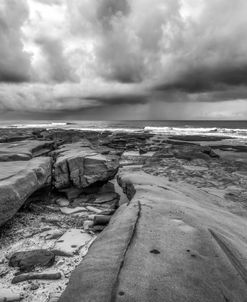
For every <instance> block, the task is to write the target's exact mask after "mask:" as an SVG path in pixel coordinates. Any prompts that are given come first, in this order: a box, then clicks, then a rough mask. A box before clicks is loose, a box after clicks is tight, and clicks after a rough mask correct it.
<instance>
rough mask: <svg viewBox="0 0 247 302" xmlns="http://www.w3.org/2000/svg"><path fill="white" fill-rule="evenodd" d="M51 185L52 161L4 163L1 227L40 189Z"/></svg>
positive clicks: (0, 184) (0, 187)
mask: <svg viewBox="0 0 247 302" xmlns="http://www.w3.org/2000/svg"><path fill="white" fill-rule="evenodd" d="M50 183H51V159H50V158H49V157H38V158H34V159H31V160H30V161H16V162H2V163H1V175H0V208H1V211H0V226H1V225H2V224H4V223H5V222H6V221H8V220H9V219H10V218H11V217H12V216H13V215H14V214H15V213H16V212H17V211H18V210H19V209H20V207H21V206H22V205H23V204H24V202H25V201H26V200H27V198H28V197H29V196H30V195H31V194H32V193H34V192H35V191H37V190H38V189H40V188H42V187H44V186H46V185H48V184H50Z"/></svg>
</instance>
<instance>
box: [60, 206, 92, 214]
mask: <svg viewBox="0 0 247 302" xmlns="http://www.w3.org/2000/svg"><path fill="white" fill-rule="evenodd" d="M60 211H61V212H62V213H63V214H66V215H71V214H75V213H79V212H87V209H86V208H84V207H76V208H68V207H62V208H61V209H60Z"/></svg>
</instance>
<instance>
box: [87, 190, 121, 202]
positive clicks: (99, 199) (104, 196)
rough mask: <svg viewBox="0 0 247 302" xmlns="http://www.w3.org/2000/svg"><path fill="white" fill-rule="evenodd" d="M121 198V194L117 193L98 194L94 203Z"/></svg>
mask: <svg viewBox="0 0 247 302" xmlns="http://www.w3.org/2000/svg"><path fill="white" fill-rule="evenodd" d="M118 199H119V195H118V194H117V193H114V192H112V193H102V194H99V195H98V196H96V199H95V200H94V202H93V203H97V204H104V203H109V202H111V201H114V200H118Z"/></svg>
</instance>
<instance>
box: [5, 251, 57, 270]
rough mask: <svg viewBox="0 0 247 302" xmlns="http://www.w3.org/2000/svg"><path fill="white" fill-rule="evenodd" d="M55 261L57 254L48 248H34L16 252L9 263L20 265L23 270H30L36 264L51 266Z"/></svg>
mask: <svg viewBox="0 0 247 302" xmlns="http://www.w3.org/2000/svg"><path fill="white" fill-rule="evenodd" d="M54 262H55V255H54V254H53V253H52V252H49V251H48V250H32V251H24V252H17V253H14V254H13V255H12V256H11V257H10V260H9V265H10V266H13V267H19V268H20V270H21V271H30V270H32V269H33V268H34V267H36V266H44V267H50V266H52V265H53V264H54Z"/></svg>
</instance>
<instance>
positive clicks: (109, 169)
mask: <svg viewBox="0 0 247 302" xmlns="http://www.w3.org/2000/svg"><path fill="white" fill-rule="evenodd" d="M56 154H57V159H56V163H55V166H54V179H55V186H56V188H57V189H64V188H67V187H76V188H86V187H88V186H90V185H92V184H94V183H97V182H106V181H108V180H109V179H112V178H113V177H114V176H115V174H116V172H117V170H118V166H119V164H118V160H117V157H113V156H106V155H102V154H100V153H98V152H97V151H95V150H93V149H92V148H91V147H90V145H87V144H86V143H85V142H79V143H74V144H67V145H63V146H62V147H61V148H60V149H59V150H57V151H56Z"/></svg>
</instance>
